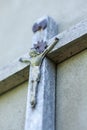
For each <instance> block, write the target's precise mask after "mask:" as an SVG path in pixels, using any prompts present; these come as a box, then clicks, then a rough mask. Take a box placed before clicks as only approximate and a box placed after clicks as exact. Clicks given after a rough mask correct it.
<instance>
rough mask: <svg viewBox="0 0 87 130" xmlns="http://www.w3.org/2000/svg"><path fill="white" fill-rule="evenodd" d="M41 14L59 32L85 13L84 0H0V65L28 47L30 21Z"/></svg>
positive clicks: (29, 43)
mask: <svg viewBox="0 0 87 130" xmlns="http://www.w3.org/2000/svg"><path fill="white" fill-rule="evenodd" d="M44 15H49V16H51V17H53V18H54V19H55V20H56V21H57V23H58V25H59V32H62V31H63V30H65V29H67V28H69V27H70V26H71V25H73V24H76V23H78V22H79V21H80V20H82V19H84V18H86V17H87V0H67V1H65V0H38V1H33V0H0V67H1V66H3V65H5V64H6V63H8V62H11V61H12V60H14V59H15V58H17V57H18V56H20V55H22V54H24V53H26V52H28V51H29V49H30V47H31V42H32V30H31V28H32V25H33V23H34V21H35V20H36V19H37V18H39V17H42V16H44Z"/></svg>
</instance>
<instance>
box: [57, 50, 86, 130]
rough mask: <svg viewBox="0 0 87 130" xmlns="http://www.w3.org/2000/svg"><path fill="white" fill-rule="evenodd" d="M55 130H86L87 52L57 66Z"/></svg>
mask: <svg viewBox="0 0 87 130" xmlns="http://www.w3.org/2000/svg"><path fill="white" fill-rule="evenodd" d="M56 89H57V94H56V95H57V99H56V100H57V103H56V115H57V117H56V130H87V50H86V51H83V52H82V53H80V54H78V55H76V56H74V57H72V58H70V59H69V60H67V61H65V62H63V63H61V64H59V65H58V68H57V88H56Z"/></svg>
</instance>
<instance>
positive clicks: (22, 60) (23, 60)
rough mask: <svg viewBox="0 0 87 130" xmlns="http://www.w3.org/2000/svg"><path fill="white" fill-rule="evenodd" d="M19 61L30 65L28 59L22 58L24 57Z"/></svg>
mask: <svg viewBox="0 0 87 130" xmlns="http://www.w3.org/2000/svg"><path fill="white" fill-rule="evenodd" d="M19 61H20V62H23V63H29V64H30V60H29V58H24V57H23V58H20V59H19Z"/></svg>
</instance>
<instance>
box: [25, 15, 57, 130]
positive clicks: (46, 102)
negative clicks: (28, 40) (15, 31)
mask: <svg viewBox="0 0 87 130" xmlns="http://www.w3.org/2000/svg"><path fill="white" fill-rule="evenodd" d="M44 19H46V20H47V28H46V29H45V30H42V31H38V32H36V33H35V34H34V37H33V44H34V43H37V42H38V41H39V40H40V41H42V40H43V41H47V42H48V41H49V40H50V38H52V37H53V36H55V35H57V33H58V27H57V24H56V22H54V20H53V19H52V18H50V17H44V18H41V19H39V20H38V21H37V23H39V22H41V21H43V20H44ZM30 72H31V73H32V68H31V67H30ZM31 73H30V78H29V86H28V96H27V109H26V121H25V130H55V80H56V72H55V65H54V63H53V62H52V61H50V60H48V59H45V60H43V63H42V65H41V78H40V82H39V85H38V88H37V96H36V98H37V104H36V105H35V108H32V107H31V104H30V94H31V87H30V85H31V83H30V82H31Z"/></svg>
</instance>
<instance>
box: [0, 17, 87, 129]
mask: <svg viewBox="0 0 87 130" xmlns="http://www.w3.org/2000/svg"><path fill="white" fill-rule="evenodd" d="M43 19H44V18H42V19H40V20H38V21H37V22H36V23H37V24H38V23H39V22H41V21H42V20H43ZM45 19H47V21H48V23H49V24H48V26H49V27H51V26H52V24H51V23H52V22H51V20H52V19H51V18H50V20H49V18H48V17H45ZM52 21H54V20H52ZM54 25H55V24H54ZM34 26H35V28H34V30H33V31H34V32H35V33H36V31H37V30H39V29H41V26H42V24H40V26H39V27H38V26H36V24H35V25H34ZM46 27H47V26H45V25H43V29H44V30H45V29H46ZM53 28H54V26H52V27H51V30H50V32H51V31H52V30H54V29H53ZM56 29H57V28H56ZM47 32H49V31H48V30H45V31H43V33H44V35H39V34H38V33H37V35H36V34H35V35H34V38H33V43H34V44H35V41H38V40H36V39H37V37H38V39H40V38H41V39H42V36H44V39H45V40H47V42H48V43H51V42H50V40H49V39H51V38H52V37H53V34H52V35H49V33H47ZM55 35H56V34H54V36H55ZM56 37H58V38H59V42H58V44H57V45H56V46H55V47H54V49H52V51H51V52H50V53H49V54H47V57H48V58H49V59H51V60H49V59H48V58H45V59H44V62H43V64H42V67H41V80H40V83H39V86H38V96H37V101H38V103H37V105H36V107H35V109H32V108H31V107H30V102H29V96H30V95H29V93H30V92H29V91H28V100H27V108H26V110H27V111H26V121H25V130H55V82H56V81H55V79H56V64H58V63H60V62H62V61H64V60H66V59H68V58H69V57H71V56H73V55H75V54H77V53H79V52H81V51H82V50H84V49H87V20H83V21H81V22H80V23H78V24H77V25H75V26H73V27H71V28H70V29H68V30H66V31H64V32H62V33H60V34H58V35H57V36H56ZM54 38H55V37H53V39H54ZM45 40H44V41H45ZM27 56H28V54H25V57H27ZM28 72H29V66H28V64H23V63H20V62H19V58H18V59H17V60H15V61H13V62H12V63H10V64H9V65H7V66H5V67H3V68H1V69H0V94H2V93H4V92H6V91H8V90H9V89H11V88H13V87H15V86H17V85H19V84H20V83H23V82H24V81H26V80H28Z"/></svg>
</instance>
